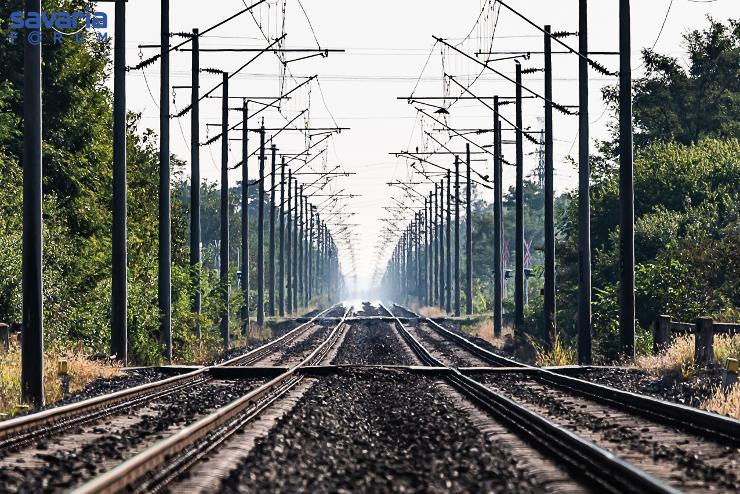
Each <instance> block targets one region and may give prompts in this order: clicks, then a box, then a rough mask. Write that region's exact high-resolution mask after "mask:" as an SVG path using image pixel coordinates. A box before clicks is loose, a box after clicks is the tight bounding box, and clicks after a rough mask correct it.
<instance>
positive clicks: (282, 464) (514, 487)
mask: <svg viewBox="0 0 740 494" xmlns="http://www.w3.org/2000/svg"><path fill="white" fill-rule="evenodd" d="M220 490H221V491H222V492H228V493H233V492H286V493H287V492H291V493H293V492H317V493H324V492H406V493H413V492H420V493H421V492H432V493H442V492H507V493H512V492H513V493H518V492H542V486H538V485H537V482H536V480H535V479H534V478H533V477H532V476H531V475H530V474H529V473H527V472H525V471H524V470H523V469H521V468H519V467H518V466H517V460H516V458H514V457H513V456H512V455H511V453H510V452H509V451H506V450H504V449H503V448H501V447H499V446H498V445H497V444H496V443H495V442H494V441H492V440H490V439H488V438H487V437H486V435H485V434H484V433H483V432H481V431H480V430H479V429H477V428H476V427H475V426H474V425H473V423H472V421H471V419H470V416H469V415H468V414H467V413H466V412H465V411H462V410H459V408H458V407H456V406H455V404H454V403H453V401H452V400H450V399H449V398H447V397H446V396H445V395H444V394H442V393H441V392H440V391H439V390H438V389H437V388H436V386H435V383H434V381H433V380H431V379H429V378H425V377H422V376H417V375H410V374H402V373H389V372H378V371H373V372H370V371H351V372H350V371H348V372H346V373H343V374H339V375H335V376H332V377H327V378H325V379H322V380H321V381H319V382H317V383H316V384H315V385H314V386H313V387H312V388H311V389H310V390H309V391H308V392H307V393H306V395H305V396H304V397H303V398H302V399H301V401H300V402H299V403H298V404H297V406H296V407H295V408H294V409H293V410H292V411H291V412H290V413H289V414H287V415H286V416H285V417H284V418H283V419H281V420H280V422H279V423H278V424H277V425H276V426H275V428H274V429H273V430H272V431H271V433H270V434H269V435H268V436H267V437H265V438H263V439H261V440H260V441H259V442H258V443H257V445H256V446H255V448H254V449H253V450H252V451H251V452H250V454H249V456H248V457H247V458H246V459H245V461H244V462H243V463H242V464H241V465H240V466H239V467H238V468H237V469H235V470H234V471H233V472H232V474H231V475H230V476H229V478H228V479H227V480H225V481H224V482H223V484H222V486H221V488H220Z"/></svg>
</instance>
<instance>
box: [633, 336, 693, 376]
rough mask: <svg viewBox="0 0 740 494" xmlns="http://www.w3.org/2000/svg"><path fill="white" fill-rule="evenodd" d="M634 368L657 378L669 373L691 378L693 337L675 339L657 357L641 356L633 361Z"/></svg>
mask: <svg viewBox="0 0 740 494" xmlns="http://www.w3.org/2000/svg"><path fill="white" fill-rule="evenodd" d="M635 367H637V368H638V369H642V370H644V371H645V372H648V373H649V374H652V375H655V376H659V375H663V374H667V373H669V372H679V373H681V375H682V376H684V377H690V376H693V375H694V373H695V372H696V367H695V365H694V336H693V335H686V336H680V337H678V338H675V339H674V340H673V341H672V342H671V344H670V345H669V346H668V347H666V348H665V349H664V350H663V351H661V352H660V353H659V354H658V355H641V356H639V357H637V358H636V359H635Z"/></svg>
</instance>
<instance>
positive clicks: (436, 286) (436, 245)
mask: <svg viewBox="0 0 740 494" xmlns="http://www.w3.org/2000/svg"><path fill="white" fill-rule="evenodd" d="M438 201H439V184H437V183H435V184H434V205H433V208H432V217H433V218H434V219H433V220H432V221H433V232H434V233H433V235H434V238H433V240H432V244H433V247H432V248H433V249H434V269H433V271H434V288H433V290H432V295H433V296H432V298H433V302H432V303H433V304H434V305H436V306H439V301H440V297H439V213H438V212H437V211H438V209H437V202H438Z"/></svg>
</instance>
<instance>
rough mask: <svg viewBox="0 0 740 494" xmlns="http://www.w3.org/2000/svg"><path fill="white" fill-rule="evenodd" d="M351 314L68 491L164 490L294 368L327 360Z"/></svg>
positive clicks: (259, 406) (294, 373)
mask: <svg viewBox="0 0 740 494" xmlns="http://www.w3.org/2000/svg"><path fill="white" fill-rule="evenodd" d="M351 312H352V308H351V307H350V308H348V309H347V310H346V311H345V312H344V314H343V315H342V317H341V320H340V321H339V322H338V323H337V324H336V325H335V326H334V327H333V328H332V329H331V331H330V333H329V334H328V335H327V338H326V339H325V340H324V341H323V342H322V343H321V344H320V345H319V346H318V347H317V348H315V349H314V350H313V351H312V352H311V353H310V354H309V355H308V356H307V357H305V358H304V359H303V360H302V361H301V362H300V363H298V364H297V365H295V366H293V367H290V368H289V369H288V370H286V371H285V372H283V373H281V374H280V375H279V376H277V377H275V378H273V379H271V380H269V381H268V382H266V383H264V384H262V385H261V386H259V387H258V388H256V389H254V390H252V391H250V392H249V393H247V394H246V395H244V396H242V397H240V398H238V399H236V400H234V401H232V402H231V403H229V404H227V405H225V406H223V407H220V408H218V409H217V410H215V411H213V412H212V413H210V414H209V415H207V416H206V417H203V418H201V419H200V420H198V421H197V422H195V423H192V424H190V425H188V426H186V427H185V428H183V429H181V430H179V431H178V432H177V433H175V434H173V435H171V436H170V437H168V438H166V439H164V440H162V441H161V442H158V443H156V444H155V445H153V446H151V447H149V448H147V449H146V450H144V451H142V452H140V453H138V454H137V455H136V456H133V457H131V458H129V459H127V460H125V461H123V462H122V463H120V464H118V465H117V466H116V467H114V468H112V469H110V470H108V471H107V472H106V473H104V474H102V475H100V476H98V477H96V478H94V479H92V480H91V481H89V482H87V483H86V484H84V485H82V486H80V487H78V488H76V489H75V490H74V491H72V492H74V493H77V494H81V493H87V494H92V493H114V492H120V491H123V490H126V491H129V492H131V491H133V492H158V491H160V490H162V489H164V488H165V487H166V486H167V485H168V484H169V483H171V482H173V481H174V480H175V479H177V478H178V477H179V476H181V475H182V474H183V473H184V472H186V471H187V470H188V469H190V468H191V467H193V465H195V464H197V463H198V462H199V461H201V460H202V459H203V458H205V457H207V456H208V455H209V454H210V453H211V452H212V451H214V450H215V449H216V448H218V447H219V446H221V445H222V444H224V442H226V441H227V440H228V439H229V438H230V437H232V436H233V435H234V434H235V433H237V432H238V431H239V430H241V429H242V428H243V427H244V426H245V425H247V424H248V423H250V422H251V421H253V420H255V419H256V418H258V417H259V416H260V414H261V413H262V412H264V411H265V410H266V409H267V408H268V407H270V406H271V405H272V404H274V403H275V402H277V401H278V400H280V399H281V398H282V397H283V396H284V395H285V394H286V393H288V392H289V391H290V390H291V389H293V388H294V387H295V386H297V385H298V384H299V383H301V381H302V380H303V379H304V378H305V377H304V375H302V374H300V373H299V372H298V370H299V369H300V368H302V367H306V366H310V365H315V364H317V363H319V362H321V361H322V359H324V358H325V356H326V355H327V353H328V352H329V351H330V349H331V347H332V346H333V345H334V343H336V341H337V340H338V339H339V337H340V336H341V334H342V331H343V329H344V325H345V321H344V319H345V318H346V317H347V316H348V315H349V314H350V313H351Z"/></svg>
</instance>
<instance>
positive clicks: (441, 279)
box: [437, 179, 445, 309]
mask: <svg viewBox="0 0 740 494" xmlns="http://www.w3.org/2000/svg"><path fill="white" fill-rule="evenodd" d="M444 202H445V181H444V179H442V180H440V181H439V210H438V211H437V214H438V215H439V239H438V240H439V242H438V243H439V308H440V309H442V308H444V306H445V243H444V242H445V237H444V230H445V206H444Z"/></svg>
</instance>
